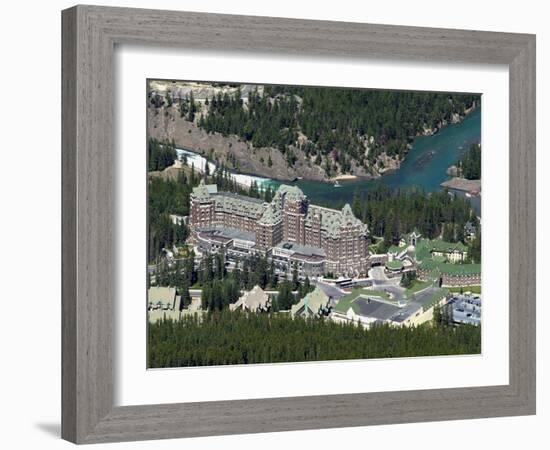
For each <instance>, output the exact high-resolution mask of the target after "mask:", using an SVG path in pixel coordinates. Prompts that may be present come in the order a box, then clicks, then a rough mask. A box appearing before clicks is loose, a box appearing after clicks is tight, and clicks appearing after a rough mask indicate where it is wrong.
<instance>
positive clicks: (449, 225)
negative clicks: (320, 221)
mask: <svg viewBox="0 0 550 450" xmlns="http://www.w3.org/2000/svg"><path fill="white" fill-rule="evenodd" d="M352 210H353V213H354V214H355V215H356V216H357V217H358V218H360V219H361V220H362V221H363V222H365V223H366V224H368V225H369V229H370V230H371V233H372V234H373V235H375V236H380V237H384V242H385V244H386V247H387V246H389V245H391V244H395V243H397V242H398V241H399V238H400V237H401V236H402V235H403V234H404V233H409V232H411V231H412V230H414V229H416V230H418V231H419V232H420V233H422V235H423V237H425V238H429V239H434V238H437V237H440V236H442V237H443V238H444V239H445V240H446V241H449V242H458V241H464V225H465V224H466V222H468V221H470V222H473V223H474V224H477V223H478V221H477V217H476V216H475V214H474V212H473V210H472V208H471V206H470V203H469V202H468V200H466V199H463V198H460V197H457V196H454V195H450V194H449V192H447V191H446V190H444V191H440V192H432V193H430V194H426V193H425V192H423V191H421V190H416V189H409V190H405V191H400V190H392V189H390V188H388V187H387V186H384V185H380V186H378V187H377V188H375V189H372V190H369V191H366V192H362V193H359V192H356V193H355V195H354V198H353V202H352ZM379 250H380V249H379Z"/></svg>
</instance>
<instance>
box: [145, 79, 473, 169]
mask: <svg viewBox="0 0 550 450" xmlns="http://www.w3.org/2000/svg"><path fill="white" fill-rule="evenodd" d="M248 87H249V86H247V95H243V94H242V92H241V90H240V88H237V89H234V90H232V91H230V92H228V91H227V90H225V91H223V90H220V91H218V92H217V94H212V95H211V96H210V97H208V96H207V97H206V98H203V99H196V98H194V97H193V95H186V96H184V97H183V98H178V99H177V100H176V99H173V98H172V97H171V94H170V93H167V94H166V96H165V98H164V99H162V98H160V97H159V96H158V95H157V96H152V97H151V98H150V102H149V103H150V107H151V108H153V109H155V110H158V111H160V110H164V111H165V114H173V115H175V116H177V117H174V118H173V119H172V120H173V121H175V120H176V119H180V120H184V121H187V122H188V123H192V124H193V125H195V126H196V127H197V128H198V129H200V130H204V131H206V132H207V133H208V134H210V135H212V134H214V133H218V134H220V135H222V136H224V137H225V138H227V139H229V138H230V137H234V136H236V137H238V139H239V140H241V141H243V142H245V143H247V144H248V145H249V147H248V150H249V151H248V153H249V154H250V156H251V157H253V156H254V155H255V151H256V150H257V149H272V150H274V151H275V152H277V153H279V156H277V157H276V155H274V154H273V153H272V152H271V151H267V152H263V153H262V152H261V153H262V156H261V165H262V167H264V168H265V169H268V168H271V167H273V166H277V165H286V166H288V167H289V168H292V167H294V166H296V165H298V166H299V167H300V168H301V169H300V172H299V174H301V175H303V176H304V177H305V178H309V177H313V178H312V179H318V176H319V175H318V174H317V173H316V172H315V171H313V170H311V169H308V167H310V168H311V167H314V166H317V167H320V168H322V173H324V176H325V178H331V177H334V176H338V175H342V174H355V175H363V176H365V175H370V176H378V175H379V174H380V173H382V172H384V171H385V170H388V169H394V168H397V167H398V166H399V162H400V161H401V160H402V159H403V158H404V157H405V155H406V153H407V151H408V148H409V144H410V143H411V141H412V139H413V138H414V137H415V136H417V135H420V134H431V133H433V132H436V131H437V130H438V129H439V128H441V127H442V126H444V125H446V124H448V123H452V122H456V121H459V120H461V118H462V117H463V116H464V114H466V113H467V112H468V111H469V110H471V108H472V107H474V106H476V105H479V96H477V95H469V94H449V93H429V92H407V91H403V92H402V91H390V90H369V89H343V88H319V87H299V86H279V85H273V86H262V89H255V90H251V89H248ZM161 122H162V120H160V119H157V121H156V122H155V126H160V127H162V126H161V125H160V123H161ZM157 123H158V124H157ZM164 126H167V127H173V126H174V125H173V124H170V122H168V123H165V124H164ZM188 131H189V133H190V134H192V133H194V132H195V131H194V130H193V128H189V129H188ZM172 134H173V133H172ZM180 139H181V140H184V141H186V142H187V141H191V137H189V136H186V135H185V134H182V135H180ZM197 142H201V143H204V142H205V137H204V136H202V137H201V138H200V139H199V140H198V141H197ZM228 142H229V141H228ZM218 144H219V142H218ZM218 147H219V146H218ZM227 147H228V148H226V149H223V151H222V153H228V154H229V153H231V154H232V156H233V157H235V153H233V151H234V150H235V149H233V150H232V149H231V145H228V146H227ZM216 150H218V148H216ZM245 153H246V152H245ZM237 160H238V162H240V163H241V164H242V165H244V166H245V167H246V163H247V162H246V157H245V156H244V154H243V153H239V154H238V155H237ZM276 169H277V167H275V169H274V170H276ZM256 172H257V173H258V174H265V172H263V171H262V170H261V169H259V168H258V167H257V166H256Z"/></svg>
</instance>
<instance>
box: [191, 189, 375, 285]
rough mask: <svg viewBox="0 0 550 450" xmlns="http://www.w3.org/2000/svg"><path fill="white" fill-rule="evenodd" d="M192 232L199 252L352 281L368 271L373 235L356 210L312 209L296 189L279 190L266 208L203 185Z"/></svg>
mask: <svg viewBox="0 0 550 450" xmlns="http://www.w3.org/2000/svg"><path fill="white" fill-rule="evenodd" d="M190 226H191V231H192V238H193V240H194V243H195V244H196V245H197V246H198V248H199V251H201V252H212V253H215V252H217V251H219V250H221V249H223V251H224V252H225V253H226V255H227V256H228V257H229V258H230V259H231V258H236V257H239V256H246V255H249V254H262V255H267V256H268V258H270V259H271V260H272V261H274V263H275V264H276V267H277V269H278V271H279V272H285V273H288V272H289V271H290V270H293V269H294V268H295V267H296V268H297V269H298V270H299V272H300V274H301V275H302V276H305V275H310V276H311V275H323V274H325V273H327V272H332V273H333V274H335V275H345V276H353V275H360V274H364V273H365V272H366V270H367V260H368V256H369V253H368V243H369V234H368V229H367V226H366V225H365V224H364V223H362V222H361V221H360V220H359V219H357V218H356V217H355V216H354V215H353V212H352V210H351V207H350V206H349V205H347V204H346V205H345V206H344V207H343V208H342V210H335V209H330V208H324V207H321V206H317V205H312V204H310V203H309V201H308V199H307V197H306V196H305V195H304V193H303V192H302V191H301V190H300V189H299V188H298V187H295V186H287V185H282V186H280V187H279V189H278V190H277V192H276V193H275V196H274V197H273V200H272V201H271V203H267V202H264V201H262V200H259V199H255V198H251V197H246V196H242V195H237V194H232V193H228V192H218V190H217V186H216V185H206V184H204V182H201V184H200V185H199V186H197V187H196V188H194V189H193V193H192V194H191V211H190Z"/></svg>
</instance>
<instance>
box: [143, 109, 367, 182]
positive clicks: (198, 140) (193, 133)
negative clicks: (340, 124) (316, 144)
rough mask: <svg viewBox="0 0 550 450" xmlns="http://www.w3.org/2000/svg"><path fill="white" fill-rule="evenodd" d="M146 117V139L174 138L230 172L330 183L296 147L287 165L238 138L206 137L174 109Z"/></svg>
mask: <svg viewBox="0 0 550 450" xmlns="http://www.w3.org/2000/svg"><path fill="white" fill-rule="evenodd" d="M147 115H148V130H149V137H151V138H156V139H159V140H172V139H173V140H174V142H175V144H176V147H178V148H187V149H189V150H192V151H195V152H197V153H200V154H202V155H203V156H205V157H207V158H208V159H210V160H212V161H217V162H218V163H220V164H221V163H223V164H225V166H226V167H228V168H229V169H233V170H236V171H238V172H241V173H247V174H253V175H258V176H263V177H267V178H274V179H278V180H283V181H288V180H294V179H296V178H304V179H308V180H316V181H329V178H328V177H327V174H326V173H325V170H324V169H323V168H322V167H319V166H318V165H316V164H315V162H314V159H313V158H307V157H306V155H305V153H304V152H303V151H302V150H300V149H299V148H292V152H293V153H294V155H295V157H296V162H295V163H294V165H292V166H289V165H288V163H287V160H286V159H285V156H284V155H283V154H282V153H281V152H280V151H279V150H278V149H276V148H269V147H260V148H255V147H253V146H252V145H251V144H250V143H248V142H245V141H243V140H242V139H239V138H238V137H237V136H222V135H221V134H219V133H212V134H209V133H207V132H206V131H204V130H203V129H201V128H199V127H198V126H197V125H196V124H195V123H192V122H189V121H187V120H186V119H185V118H182V117H180V114H179V112H178V110H177V108H176V107H175V106H172V107H162V108H148V111H147ZM270 160H271V162H270ZM353 171H354V174H355V175H358V176H371V175H370V174H369V173H367V171H366V170H365V169H364V168H363V167H357V166H354V167H353Z"/></svg>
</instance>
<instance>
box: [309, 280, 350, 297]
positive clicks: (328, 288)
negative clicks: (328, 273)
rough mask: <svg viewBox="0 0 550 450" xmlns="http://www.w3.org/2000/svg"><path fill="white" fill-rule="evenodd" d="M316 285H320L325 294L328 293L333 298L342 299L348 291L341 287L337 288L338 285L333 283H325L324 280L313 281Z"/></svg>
mask: <svg viewBox="0 0 550 450" xmlns="http://www.w3.org/2000/svg"><path fill="white" fill-rule="evenodd" d="M313 284H315V285H316V286H319V287H320V288H321V289H322V290H323V291H324V293H325V294H327V295H328V296H329V297H332V298H333V299H340V298H342V297H343V296H344V295H346V293H345V292H344V291H342V290H341V289H340V288H337V287H336V286H333V285H332V284H328V283H325V282H324V281H315V282H313Z"/></svg>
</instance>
